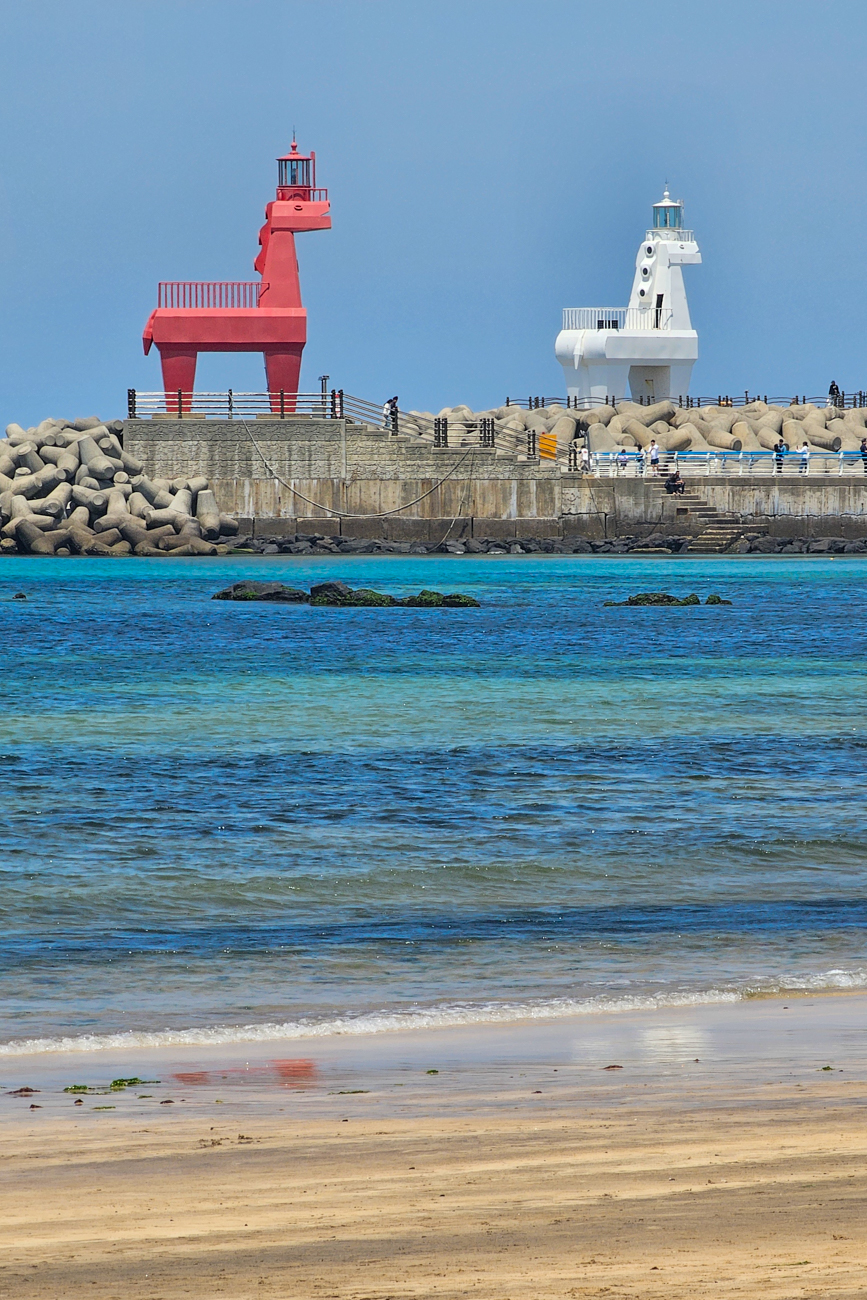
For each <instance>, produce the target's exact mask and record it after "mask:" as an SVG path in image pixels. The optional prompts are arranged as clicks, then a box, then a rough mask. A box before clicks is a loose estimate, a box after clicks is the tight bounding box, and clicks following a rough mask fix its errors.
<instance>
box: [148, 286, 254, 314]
mask: <svg viewBox="0 0 867 1300" xmlns="http://www.w3.org/2000/svg"><path fill="white" fill-rule="evenodd" d="M267 288H268V286H267V284H263V283H262V281H261V280H161V281H160V287H159V295H158V298H157V306H158V307H176V308H190V307H210V308H212V309H213V308H224V309H225V308H227V307H228V308H231V307H246V308H248V309H249V308H250V307H258V306H259V296H260V294H261V293H262V290H263V289H267Z"/></svg>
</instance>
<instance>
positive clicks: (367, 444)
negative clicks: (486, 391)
mask: <svg viewBox="0 0 867 1300" xmlns="http://www.w3.org/2000/svg"><path fill="white" fill-rule="evenodd" d="M254 440H255V442H254ZM257 445H258V446H257ZM124 447H125V449H126V450H127V451H129V452H131V453H132V455H133V456H136V457H138V458H139V459H141V460H143V461H144V462H145V464H146V465H147V467H148V471H149V473H150V474H152V475H153V476H155V477H163V478H175V477H178V476H191V475H194V474H195V475H198V474H204V475H206V476H207V477H208V478H209V479H210V480H211V483H212V485H213V488H214V491H215V493H216V496H217V500H218V502H219V503H220V507H221V509H223V510H224V511H226V512H228V513H230V514H234V515H236V516H237V517H238V518H239V519H240V520H241V523H242V531H248V532H257V531H258V532H260V533H264V532H268V533H271V534H275V535H279V534H280V533H289V532H294V531H295V530H296V527H298V528H299V529H301V530H303V529H304V528H305V527H306V528H309V529H310V531H317V532H320V533H326V534H328V533H331V534H338V533H339V534H342V535H343V536H345V537H360V538H368V537H385V538H389V539H391V540H394V541H423V542H430V541H437V540H439V539H440V537H441V536H442V533H443V532H444V531H445V530H446V529H449V528H450V529H451V531H450V534H449V535H450V536H451V537H453V538H457V537H462V536H464V537H466V536H476V537H488V538H502V539H503V540H506V539H508V538H510V537H517V538H521V537H579V536H584V537H588V538H602V537H611V538H613V537H619V536H625V535H627V534H632V535H635V534H639V535H640V534H642V533H643V532H652V531H654V530H656V529H659V528H664V529H668V530H672V531H676V532H679V533H684V534H689V533H698V532H700V531H701V529H702V527H703V526H704V521H702V520H701V518H700V517H698V516H696V515H695V514H694V513H693V512H691V511H690V510H689V509H688V508H686V507H685V506H683V504H680V505H679V504H678V498H676V497H666V496H665V494H664V492H662V490H661V485H660V483H659V482H658V481H654V480H652V479H650V478H645V479H637V478H628V479H627V478H623V479H609V478H600V479H597V478H594V477H591V476H589V475H581V474H573V473H567V472H565V471H564V470H563V468H562V467H561V466H560V465H559V464H557V463H556V462H554V461H545V460H542V461H539V460H531V459H526V458H524V457H520V456H518V457H516V456H513V455H509V454H507V453H504V452H502V451H498V450H494V449H489V448H482V447H479V446H477V445H476V446H472V447H449V448H436V447H434V446H433V445H432V444H431V443H430V442H427V441H424V440H422V439H420V438H414V437H406V436H399V437H393V436H391V435H390V434H388V433H386V432H383V431H380V430H376V429H371V428H370V427H369V426H366V425H358V424H353V423H352V422H351V421H348V420H316V419H303V418H291V419H286V420H251V421H249V422H248V423H247V425H246V427H245V424H244V423H243V422H242V421H240V420H193V419H185V420H177V419H164V420H128V421H126V423H125V426H124ZM857 468H858V471H859V472H858V474H857V475H849V474H847V475H843V476H838V475H836V474H816V475H813V476H810V477H807V478H798V477H794V476H793V477H782V478H773V477H749V476H743V477H741V476H739V475H729V476H724V475H718V476H713V477H707V478H704V477H702V478H695V479H692V478H691V479H690V480H689V486H690V487H691V488H695V489H696V490H697V491H698V492H700V493H701V495H702V496H703V497H704V499H705V501H706V502H707V503H708V504H709V505H710V506H712V507H713V508H714V509H716V510H718V511H722V512H726V513H729V514H732V515H734V516H736V517H737V518H738V519H740V520H741V521H742V522H743V524H744V526H745V527H750V526H753V527H755V526H761V527H763V528H766V529H767V530H768V531H769V533H770V534H771V536H778V537H801V538H811V537H812V538H817V537H846V538H856V537H859V538H860V537H867V476H865V475H863V473H861V471H860V466H857ZM280 480H284V482H281V481H280ZM287 484H289V485H291V486H287ZM324 507H327V508H329V509H331V510H337V511H339V512H341V514H342V515H343V516H344V517H343V518H340V517H339V516H337V515H334V514H329V512H328V509H326V508H324ZM400 507H406V509H403V510H401V511H400V513H392V514H385V513H384V512H388V511H397V510H398V509H399V508H400ZM352 516H358V517H356V518H353V517H352Z"/></svg>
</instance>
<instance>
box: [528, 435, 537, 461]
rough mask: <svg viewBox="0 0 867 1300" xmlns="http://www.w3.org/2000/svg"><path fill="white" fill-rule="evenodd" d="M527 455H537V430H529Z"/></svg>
mask: <svg viewBox="0 0 867 1300" xmlns="http://www.w3.org/2000/svg"><path fill="white" fill-rule="evenodd" d="M527 455H528V456H533V457H535V455H536V430H535V429H528V430H527Z"/></svg>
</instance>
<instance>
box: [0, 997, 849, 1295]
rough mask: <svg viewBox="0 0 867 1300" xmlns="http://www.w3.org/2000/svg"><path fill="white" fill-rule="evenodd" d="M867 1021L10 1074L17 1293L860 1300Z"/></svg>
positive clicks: (8, 1147) (13, 1064) (803, 1011)
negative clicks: (135, 1074)
mask: <svg viewBox="0 0 867 1300" xmlns="http://www.w3.org/2000/svg"><path fill="white" fill-rule="evenodd" d="M865 1010H867V999H865V998H864V997H863V996H850V997H845V996H844V997H831V998H813V999H799V1000H789V1001H787V1002H785V1003H783V1002H782V1001H781V1000H768V1001H763V1002H747V1003H739V1004H735V1005H733V1006H721V1007H720V1006H715V1007H699V1008H696V1007H690V1008H681V1009H672V1010H668V1011H657V1012H653V1013H645V1014H644V1015H641V1014H636V1013H631V1014H628V1015H620V1016H599V1017H587V1018H586V1019H585V1021H584V1022H583V1023H578V1022H576V1021H575V1020H574V1019H572V1020H570V1021H560V1022H555V1023H551V1024H546V1025H541V1026H540V1025H532V1024H526V1023H524V1024H520V1025H515V1026H489V1027H484V1026H481V1027H480V1026H473V1027H470V1028H468V1029H466V1030H463V1031H454V1030H452V1031H448V1032H443V1033H440V1034H439V1035H437V1034H431V1033H430V1032H428V1033H427V1034H422V1033H418V1034H415V1035H411V1034H407V1035H399V1034H393V1035H371V1036H367V1037H364V1038H359V1039H358V1040H356V1041H352V1040H351V1039H349V1038H346V1039H343V1040H342V1041H336V1040H334V1039H329V1040H322V1041H320V1042H316V1041H315V1040H306V1041H304V1042H303V1043H299V1042H295V1043H292V1044H280V1045H277V1044H273V1043H272V1044H267V1045H262V1044H255V1045H252V1046H250V1045H245V1046H244V1047H243V1048H242V1049H241V1051H240V1053H239V1051H238V1050H237V1049H235V1050H234V1051H230V1050H229V1049H228V1048H227V1047H225V1046H219V1047H214V1048H211V1049H200V1050H199V1051H198V1054H197V1057H196V1059H195V1060H192V1059H191V1051H190V1049H185V1050H184V1051H183V1052H182V1053H181V1054H182V1055H183V1057H184V1059H183V1060H179V1059H178V1057H179V1050H178V1049H172V1050H171V1051H170V1050H168V1049H166V1050H165V1051H164V1052H163V1053H153V1052H152V1053H150V1054H146V1053H143V1054H141V1056H140V1058H139V1059H138V1060H137V1061H136V1062H135V1064H136V1065H137V1066H138V1065H140V1064H141V1063H142V1061H145V1060H146V1061H148V1062H149V1063H150V1064H151V1066H152V1067H153V1066H155V1067H156V1068H157V1069H158V1071H159V1076H158V1077H159V1078H160V1082H159V1083H158V1084H157V1083H153V1084H148V1085H144V1084H142V1085H136V1086H134V1087H130V1088H126V1089H123V1090H120V1091H116V1092H115V1093H109V1094H101V1093H99V1092H90V1093H87V1094H84V1096H83V1097H81V1102H82V1104H81V1105H78V1106H76V1105H75V1100H76V1095H75V1094H70V1093H64V1092H63V1091H62V1087H61V1084H60V1080H61V1079H63V1078H70V1077H71V1074H70V1072H71V1071H72V1072H74V1073H75V1074H76V1076H77V1077H79V1078H85V1079H90V1080H93V1081H94V1084H93V1086H97V1085H98V1083H99V1081H100V1080H106V1081H107V1079H108V1078H109V1077H111V1072H112V1071H113V1070H114V1069H115V1068H116V1067H117V1065H118V1063H119V1058H118V1057H116V1056H115V1055H114V1053H109V1054H106V1053H102V1052H93V1053H80V1054H77V1057H76V1059H75V1060H74V1061H73V1060H71V1059H68V1058H67V1059H65V1060H62V1059H58V1056H57V1055H55V1057H54V1059H53V1060H52V1061H51V1062H50V1063H49V1062H45V1061H43V1062H42V1073H41V1074H40V1073H39V1062H38V1061H37V1060H36V1058H35V1057H29V1058H27V1057H21V1058H17V1059H16V1058H12V1059H6V1060H4V1061H3V1062H2V1077H3V1081H4V1083H8V1084H9V1085H10V1087H9V1088H7V1090H6V1092H5V1093H4V1095H3V1098H2V1154H3V1165H2V1178H3V1191H2V1215H0V1244H2V1255H0V1260H2V1269H0V1293H2V1294H3V1295H4V1296H8V1297H14V1298H15V1300H18V1298H19V1297H20V1298H22V1300H23V1298H24V1297H28V1300H29V1298H31V1297H32V1298H33V1300H43V1298H45V1300H47V1298H48V1297H52V1298H54V1297H78V1296H84V1295H87V1296H93V1297H106V1298H108V1297H121V1296H123V1297H142V1298H144V1297H148V1298H149V1300H159V1298H162V1300H174V1298H175V1297H178V1298H180V1297H182V1296H183V1297H206V1296H211V1295H216V1294H224V1295H227V1296H232V1297H248V1296H250V1297H252V1296H256V1297H262V1296H269V1295H273V1296H287V1297H305V1296H323V1297H326V1296H327V1297H341V1300H342V1298H343V1297H347V1300H350V1298H351V1300H362V1298H365V1300H373V1298H374V1297H375V1298H376V1300H386V1297H404V1296H411V1297H416V1296H437V1297H453V1296H455V1297H456V1296H464V1295H474V1296H480V1297H491V1298H492V1300H507V1298H510V1297H514V1298H515V1300H517V1298H518V1297H522V1298H523V1297H528V1298H529V1297H534V1298H541V1297H545V1298H546V1300H547V1297H563V1296H600V1297H602V1296H622V1297H642V1300H643V1298H644V1297H648V1298H650V1297H657V1296H659V1297H662V1296H667V1297H671V1296H675V1297H681V1296H682V1297H700V1296H711V1295H713V1296H719V1295H727V1296H735V1295H744V1296H754V1295H756V1294H758V1293H760V1292H761V1294H763V1295H765V1296H768V1297H777V1296H779V1297H795V1296H802V1295H803V1296H811V1297H812V1296H828V1297H831V1296H833V1297H835V1298H838V1297H839V1298H842V1297H855V1296H861V1295H863V1294H864V1285H863V1278H864V1268H865V1264H867V1226H865V1221H864V1213H863V1206H864V1196H865V1192H867V1162H865V1155H867V1051H865V1034H864V1031H863V1026H864V1024H865ZM697 1044H700V1045H701V1052H700V1055H699V1058H698V1059H696V1058H695V1056H693V1055H691V1053H693V1052H694V1051H695V1050H696V1045H697ZM278 1046H279V1047H280V1048H282V1049H283V1050H282V1052H281V1053H280V1054H279V1055H278V1054H277V1053H276V1052H275V1048H276V1047H278ZM287 1048H290V1049H291V1052H292V1055H291V1056H290V1055H289V1054H288V1052H287V1050H286V1049H287ZM299 1049H301V1050H299ZM612 1054H613V1055H614V1057H615V1059H609V1057H610V1056H611V1055H612ZM172 1058H174V1060H173V1059H172ZM826 1058H832V1059H826ZM430 1061H435V1062H436V1064H434V1065H430V1064H426V1062H430ZM609 1066H619V1067H620V1068H619V1069H609V1068H607V1067H609ZM826 1067H830V1068H826ZM429 1071H432V1072H430V1073H429ZM433 1071H436V1072H433ZM25 1077H26V1078H27V1079H31V1080H36V1083H29V1084H28V1083H22V1082H19V1080H23V1079H25ZM154 1077H157V1076H154ZM37 1085H38V1086H39V1092H38V1093H30V1094H23V1095H17V1096H15V1095H12V1093H13V1090H14V1087H19V1086H21V1087H28V1086H34V1087H35V1086H37ZM64 1086H67V1085H64ZM31 1106H39V1107H40V1109H38V1110H35V1109H34V1110H31V1109H30V1108H31ZM102 1107H112V1109H98V1108H102Z"/></svg>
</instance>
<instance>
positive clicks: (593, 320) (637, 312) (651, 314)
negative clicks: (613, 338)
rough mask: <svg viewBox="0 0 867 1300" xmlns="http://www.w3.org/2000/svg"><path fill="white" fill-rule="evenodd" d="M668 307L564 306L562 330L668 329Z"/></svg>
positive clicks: (669, 316) (669, 312)
mask: <svg viewBox="0 0 867 1300" xmlns="http://www.w3.org/2000/svg"><path fill="white" fill-rule="evenodd" d="M671 318H672V312H671V310H670V309H669V308H668V307H564V308H563V329H564V330H670V329H671Z"/></svg>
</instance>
